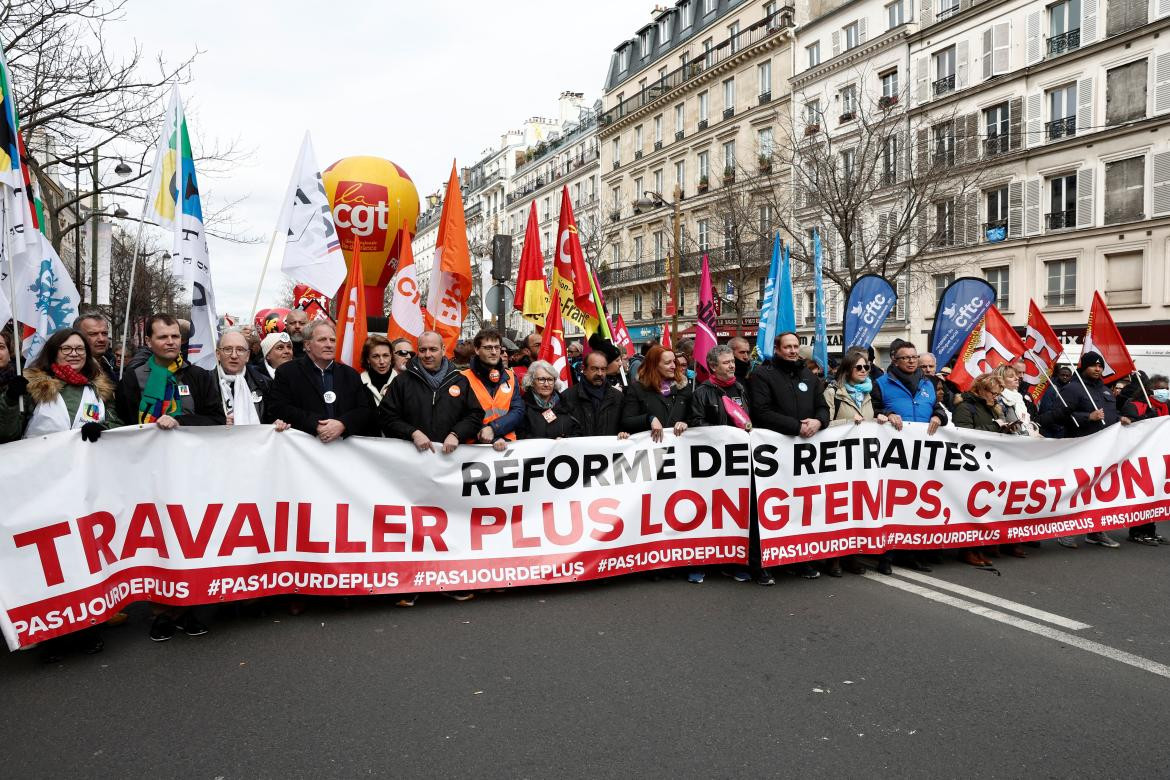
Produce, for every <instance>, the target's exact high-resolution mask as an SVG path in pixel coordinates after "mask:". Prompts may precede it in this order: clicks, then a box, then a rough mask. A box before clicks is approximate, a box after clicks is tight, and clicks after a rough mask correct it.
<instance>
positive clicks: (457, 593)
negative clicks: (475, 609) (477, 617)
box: [443, 590, 475, 601]
mask: <svg viewBox="0 0 1170 780" xmlns="http://www.w3.org/2000/svg"><path fill="white" fill-rule="evenodd" d="M443 595H444V596H446V597H447V598H449V599H451V600H452V601H471V600H472V599H473V598H475V594H474V593H472V592H471V591H469V590H449V591H443Z"/></svg>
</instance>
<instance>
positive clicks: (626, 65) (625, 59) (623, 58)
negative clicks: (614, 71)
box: [618, 46, 630, 103]
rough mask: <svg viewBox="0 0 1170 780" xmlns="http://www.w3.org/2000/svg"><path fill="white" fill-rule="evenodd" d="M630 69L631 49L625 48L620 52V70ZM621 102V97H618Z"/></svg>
mask: <svg viewBox="0 0 1170 780" xmlns="http://www.w3.org/2000/svg"><path fill="white" fill-rule="evenodd" d="M629 69H630V47H629V46H623V47H622V49H621V51H619V52H618V70H619V71H627V70H629ZM621 102H622V99H621V96H620V95H619V96H618V103H621Z"/></svg>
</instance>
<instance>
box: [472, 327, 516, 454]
mask: <svg viewBox="0 0 1170 780" xmlns="http://www.w3.org/2000/svg"><path fill="white" fill-rule="evenodd" d="M502 344H503V337H502V336H500V334H499V332H498V331H495V330H491V329H484V330H481V331H480V332H479V333H477V334H475V338H474V339H473V340H472V342H471V345H472V347H474V348H475V356H474V357H472V358H471V366H470V367H469V368H467V369H464V370H463V371H462V372H461V373H462V374H463V376H465V377H467V383H468V384H469V385H470V386H471V391H472V392H473V393H475V398H476V400H477V401H479V405H480V406H482V407H483V428H481V429H480V431H479V434H478V435H477V436H476V437H475V439H473V440H470V441H469V442H468V443H479V444H494V445H496V448H497V449H502V448H503V447H504V446H505V442H509V441H514V440H515V439H516V427H517V426H519V425H520V421H521V420H523V419H524V401H523V399H522V398H521V397H520V388H519V387H517V384H518V382H517V381H516V377H515V375H514V374H513V373H512V372H511V371H509V370H508V369H506V368H504V365H503V363H502V362H501V361H500V350H501V349H502Z"/></svg>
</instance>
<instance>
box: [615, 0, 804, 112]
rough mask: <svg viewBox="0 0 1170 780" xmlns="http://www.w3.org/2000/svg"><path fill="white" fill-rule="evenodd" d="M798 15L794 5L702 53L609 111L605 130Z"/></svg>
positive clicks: (774, 13)
mask: <svg viewBox="0 0 1170 780" xmlns="http://www.w3.org/2000/svg"><path fill="white" fill-rule="evenodd" d="M794 14H795V11H794V10H793V7H792V6H791V5H785V6H782V7H780V8H777V9H776V10H775V11H773V12H772V13H771V14H769V15H768V16H766V17H764V18H763V19H761V20H760V21H758V22H756V23H755V24H753V25H751V26H750V27H748V28H747V29H745V30H743V31H742V32H740V33H739V34H738V35H735V36H732V37H729V38H727V39H725V40H723V41H721V42H720V43H718V44H716V45H715V46H714V47H712V48H711V49H710V50H709V51H706V52H704V53H703V56H702V58H700V59H695V60H692V61H690V62H686V63H684V64H683V65H681V66H680V67H678V68H675V69H674V70H672V71H671V72H670V73H667V74H666V75H665V76H662V77H661V78H659V79H656V80H654V81H653V82H650V83H648V84H647V85H646V86H645V87H643V88H642V89H640V90H638V92H637V94H635V95H633V96H632V97H629V98H626V99H625V100H623V101H622V102H621V103H619V104H617V105H616V106H614V107H613V108H611V109H610V110H608V111H606V112H605V113H603V114H602V115H601V124H602V126H606V125H611V124H613V123H614V122H616V121H618V120H619V119H621V118H622V117H624V116H626V115H627V114H631V113H633V112H634V111H637V110H638V109H640V108H642V107H643V106H646V105H649V104H650V103H653V102H654V101H656V100H657V99H658V98H660V97H662V96H663V95H665V94H667V93H668V92H672V91H673V90H675V89H676V88H678V87H680V86H682V85H683V84H686V83H687V82H689V81H690V80H692V79H694V78H697V77H698V76H699V75H700V74H702V73H703V72H705V71H707V70H709V69H711V68H713V67H715V66H716V65H719V64H721V63H723V62H725V61H726V60H728V59H730V58H731V57H734V56H735V55H736V54H738V53H739V52H741V51H743V50H744V49H746V48H749V47H751V46H754V45H755V44H757V43H759V42H760V41H763V40H765V39H767V38H770V37H771V36H773V35H775V34H776V33H778V32H779V31H780V30H782V29H784V28H786V27H792V23H793V17H794Z"/></svg>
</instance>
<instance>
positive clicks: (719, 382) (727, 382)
mask: <svg viewBox="0 0 1170 780" xmlns="http://www.w3.org/2000/svg"><path fill="white" fill-rule="evenodd" d="M710 380H711V384H713V385H715V386H716V387H732V386H733V385H735V376H734V375H732V377H731V379H720V378H719V377H717V376H715V375H714V374H712V375H711V376H710Z"/></svg>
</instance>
